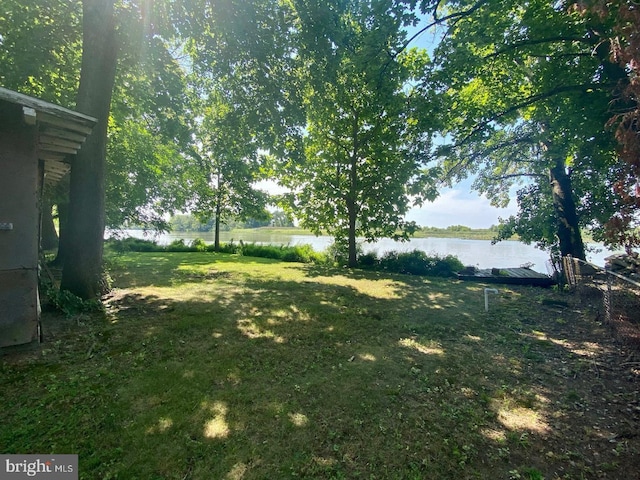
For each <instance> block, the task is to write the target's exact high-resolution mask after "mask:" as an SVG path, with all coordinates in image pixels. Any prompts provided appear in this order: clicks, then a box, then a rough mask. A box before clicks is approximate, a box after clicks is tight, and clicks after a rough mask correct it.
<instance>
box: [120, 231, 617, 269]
mask: <svg viewBox="0 0 640 480" xmlns="http://www.w3.org/2000/svg"><path fill="white" fill-rule="evenodd" d="M123 233H124V234H125V236H131V237H136V238H146V239H150V240H155V241H157V242H158V244H160V245H167V244H169V243H171V242H173V241H174V240H178V239H184V241H185V242H186V243H188V242H190V241H191V240H194V239H195V238H201V239H203V240H204V241H205V242H206V243H213V241H214V236H213V232H188V233H187V232H174V233H163V234H160V235H153V234H151V233H148V234H146V235H145V233H144V232H143V231H141V230H125V231H124V232H123ZM231 240H233V241H235V242H238V241H240V240H242V241H243V242H245V243H253V242H255V243H258V244H271V245H302V244H309V245H311V246H312V247H313V249H314V250H316V251H323V250H325V249H326V248H327V247H328V246H329V245H330V244H331V243H332V242H333V238H332V237H328V236H318V237H316V236H313V235H275V234H270V233H269V232H265V231H256V232H243V233H242V238H239V237H238V236H237V234H236V235H235V237H234V235H232V234H231V233H230V232H221V233H220V241H221V242H223V243H226V242H229V241H231ZM588 247H592V248H594V249H595V250H594V251H593V252H591V253H589V254H587V260H589V261H590V262H592V263H594V264H596V265H599V266H604V259H605V257H608V256H609V255H611V254H612V253H613V252H611V251H610V250H607V249H605V248H604V247H603V246H602V245H596V244H591V245H588ZM414 249H418V250H422V251H424V252H427V253H437V254H440V255H449V254H451V255H455V256H456V257H458V258H459V259H460V261H461V262H462V263H463V264H465V265H474V266H476V267H478V268H510V267H519V266H521V265H524V264H531V263H532V264H533V267H532V268H533V270H535V271H537V272H542V273H551V272H550V270H549V266H548V261H549V255H548V254H547V253H546V252H544V251H542V250H539V249H537V248H535V247H534V246H533V245H525V244H524V243H520V242H516V241H502V242H498V243H496V244H495V245H492V244H491V241H490V240H463V239H459V238H412V239H411V240H410V241H408V242H404V243H402V242H395V241H393V240H391V239H388V238H384V239H381V240H378V241H377V242H375V243H373V244H368V243H364V244H363V250H364V251H365V252H371V251H374V252H376V253H378V254H383V253H385V252H388V251H390V250H396V251H401V252H404V251H410V250H414Z"/></svg>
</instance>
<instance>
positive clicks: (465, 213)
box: [407, 188, 517, 228]
mask: <svg viewBox="0 0 640 480" xmlns="http://www.w3.org/2000/svg"><path fill="white" fill-rule="evenodd" d="M516 212H517V205H516V204H515V201H512V202H511V203H510V204H509V206H508V207H507V208H496V207H493V206H492V205H491V204H490V203H489V200H488V199H487V198H485V197H481V196H479V195H478V194H476V193H473V192H472V193H466V192H465V191H464V190H462V189H459V188H457V189H456V188H453V189H446V190H443V191H441V192H440V196H439V197H438V198H437V199H436V200H435V201H434V202H433V203H426V204H425V205H423V206H422V207H419V208H413V209H411V210H410V211H409V214H408V215H407V219H408V220H413V221H415V222H416V223H417V224H418V225H421V226H424V227H438V228H445V227H448V226H450V225H466V226H467V227H471V228H489V227H490V226H491V225H497V224H498V217H502V218H506V217H508V216H510V215H515V213H516Z"/></svg>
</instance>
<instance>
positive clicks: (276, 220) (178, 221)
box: [169, 210, 293, 232]
mask: <svg viewBox="0 0 640 480" xmlns="http://www.w3.org/2000/svg"><path fill="white" fill-rule="evenodd" d="M169 225H170V226H171V230H172V231H174V232H213V230H214V228H215V225H216V222H215V220H214V219H210V220H208V221H202V220H201V219H199V218H198V217H196V216H195V215H189V214H184V215H174V216H173V217H171V220H169ZM260 227H293V222H292V221H291V220H289V219H288V218H287V216H286V215H285V213H284V212H282V211H278V210H277V211H275V212H272V213H271V218H269V219H267V220H257V219H255V218H248V219H246V220H233V219H229V220H225V221H224V222H220V231H223V232H228V231H231V230H236V229H244V228H260Z"/></svg>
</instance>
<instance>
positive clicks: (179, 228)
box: [169, 211, 498, 240]
mask: <svg viewBox="0 0 640 480" xmlns="http://www.w3.org/2000/svg"><path fill="white" fill-rule="evenodd" d="M169 224H170V225H171V230H172V231H174V232H212V231H213V230H214V228H215V221H214V220H209V221H206V222H202V221H201V220H200V219H198V218H197V217H196V216H194V215H188V214H187V215H174V216H173V217H171V220H170V221H169ZM264 227H278V228H293V227H294V224H293V222H292V221H291V220H289V219H288V218H287V217H286V215H285V214H284V212H282V211H275V212H273V213H272V214H271V218H270V219H268V220H256V219H253V218H249V219H246V220H229V221H227V222H225V223H224V224H221V225H220V230H221V231H225V232H228V231H231V230H241V229H248V228H264ZM497 232H498V226H497V225H491V226H490V227H489V228H471V227H467V226H466V225H450V226H448V227H445V228H438V227H421V228H420V229H419V230H418V231H417V232H416V233H415V236H416V237H456V238H469V239H476V240H491V239H493V238H494V237H495V236H496V234H497Z"/></svg>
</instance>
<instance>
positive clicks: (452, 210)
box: [407, 19, 517, 228]
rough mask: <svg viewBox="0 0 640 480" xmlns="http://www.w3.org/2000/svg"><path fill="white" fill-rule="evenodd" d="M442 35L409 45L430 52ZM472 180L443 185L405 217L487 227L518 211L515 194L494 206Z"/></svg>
mask: <svg viewBox="0 0 640 480" xmlns="http://www.w3.org/2000/svg"><path fill="white" fill-rule="evenodd" d="M427 23H428V20H427V19H423V21H422V22H421V25H418V26H416V27H410V28H408V29H407V31H408V35H409V37H413V35H414V34H416V33H417V32H418V31H419V30H420V28H421V27H422V26H423V25H425V24H427ZM441 35H442V32H441V31H440V32H439V31H436V30H428V31H425V32H423V33H422V34H420V35H418V36H417V37H416V38H415V39H413V41H412V42H411V44H410V46H411V47H418V48H424V49H426V50H427V51H428V52H429V54H430V55H432V54H433V49H434V47H435V46H436V44H437V43H438V40H439V38H440V36H441ZM471 183H472V180H466V181H463V182H461V183H459V184H457V185H454V186H453V188H446V189H442V190H441V191H440V196H439V197H438V198H437V199H436V200H435V201H434V202H433V203H427V204H425V205H423V206H422V207H420V208H414V209H412V210H411V211H410V212H409V214H408V215H407V220H413V221H415V222H416V223H417V224H418V225H420V226H423V227H438V228H446V227H449V226H451V225H465V226H467V227H471V228H488V227H490V226H491V225H498V223H499V220H498V219H499V218H507V217H509V216H511V215H515V214H516V213H517V205H516V201H515V198H513V197H512V198H513V199H512V200H511V202H510V203H509V206H508V207H507V208H496V207H493V206H491V204H490V203H489V200H488V199H487V198H486V197H483V196H480V195H478V193H477V192H474V191H472V190H471Z"/></svg>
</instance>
